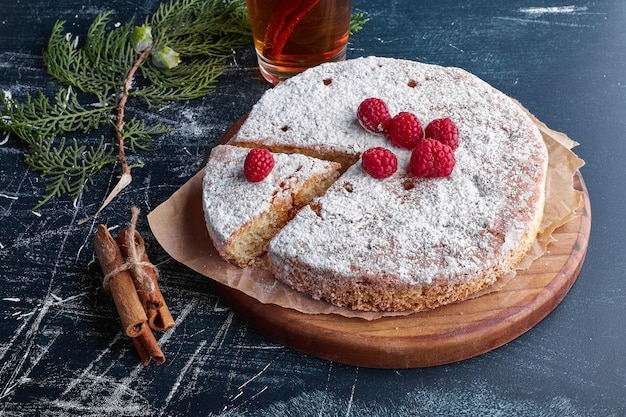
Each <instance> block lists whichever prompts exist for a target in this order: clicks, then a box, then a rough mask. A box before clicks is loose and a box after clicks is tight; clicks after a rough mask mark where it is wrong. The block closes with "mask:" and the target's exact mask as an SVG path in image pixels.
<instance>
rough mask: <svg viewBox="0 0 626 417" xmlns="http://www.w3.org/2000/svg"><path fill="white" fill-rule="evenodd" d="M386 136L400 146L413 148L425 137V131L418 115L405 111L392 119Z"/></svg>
mask: <svg viewBox="0 0 626 417" xmlns="http://www.w3.org/2000/svg"><path fill="white" fill-rule="evenodd" d="M385 137H386V138H387V140H388V141H389V142H391V143H393V144H394V145H396V146H397V147H398V148H402V149H412V148H414V147H415V145H417V142H419V141H420V140H421V139H422V138H423V137H424V131H423V130H422V124H421V123H420V121H419V119H418V118H417V116H416V115H414V114H413V113H409V112H405V111H403V112H400V113H398V114H396V115H395V116H394V117H393V118H392V119H391V121H390V122H389V126H388V128H387V133H386V134H385Z"/></svg>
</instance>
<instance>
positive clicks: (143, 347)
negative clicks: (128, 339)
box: [132, 328, 165, 365]
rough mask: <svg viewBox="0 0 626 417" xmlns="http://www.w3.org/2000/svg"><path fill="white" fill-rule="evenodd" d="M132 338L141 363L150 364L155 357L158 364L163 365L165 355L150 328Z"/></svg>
mask: <svg viewBox="0 0 626 417" xmlns="http://www.w3.org/2000/svg"><path fill="white" fill-rule="evenodd" d="M132 340H133V344H134V345H135V349H136V350H137V354H138V355H139V359H140V360H141V363H143V364H144V365H148V364H150V360H151V359H154V362H155V363H156V364H157V365H162V364H163V363H164V362H165V355H164V354H163V351H162V350H161V348H160V347H159V344H158V343H157V341H156V339H155V338H154V334H153V333H152V331H151V330H150V328H145V329H144V331H142V332H141V333H140V334H139V336H137V337H133V338H132Z"/></svg>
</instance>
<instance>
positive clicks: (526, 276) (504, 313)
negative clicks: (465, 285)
mask: <svg viewBox="0 0 626 417" xmlns="http://www.w3.org/2000/svg"><path fill="white" fill-rule="evenodd" d="M244 119H245V118H242V119H241V120H239V121H238V122H237V123H235V124H234V125H233V126H232V127H231V128H230V129H229V130H228V131H227V132H226V133H225V134H224V137H223V138H222V141H221V142H222V143H224V142H227V141H228V140H229V139H230V138H231V137H232V136H233V135H234V133H236V132H237V130H238V129H239V127H240V125H241V123H242V122H243V121H244ZM574 187H575V188H577V189H578V190H579V191H582V192H583V199H582V201H581V204H580V206H579V207H578V209H577V210H576V212H575V216H574V217H573V218H572V219H571V220H570V221H569V222H568V223H566V224H564V225H563V226H561V227H560V228H558V229H557V230H556V231H555V232H554V233H553V236H554V237H555V239H556V241H555V242H553V243H551V244H550V246H549V247H548V251H547V252H546V253H545V254H544V255H543V256H542V257H541V258H539V259H537V260H535V261H534V262H533V264H532V265H531V267H530V268H528V269H527V270H524V271H520V272H518V273H517V276H516V277H515V279H513V280H511V281H510V282H509V283H507V284H506V285H505V286H504V287H503V288H502V289H501V290H500V291H497V292H493V293H490V294H486V295H484V296H481V297H478V298H475V299H471V300H467V301H464V302H461V303H458V304H452V305H448V306H444V307H440V308H437V309H435V310H431V311H424V312H419V313H415V314H411V315H408V316H401V317H385V318H381V319H378V320H373V321H366V320H363V319H359V318H348V317H343V316H340V315H336V314H316V315H311V314H305V313H301V312H298V311H296V310H293V309H288V308H283V307H280V306H277V305H274V304H263V303H261V302H259V301H257V300H256V299H254V298H252V297H250V296H248V295H246V294H244V293H242V292H240V291H238V290H236V289H233V288H230V287H228V286H225V285H223V284H220V283H218V282H215V286H216V290H217V292H218V293H219V294H220V296H221V297H222V299H223V300H224V302H225V303H226V304H228V305H229V306H231V308H232V309H233V310H234V311H235V312H236V313H237V314H238V315H239V316H240V317H241V318H242V319H244V320H245V321H247V322H248V323H250V324H251V325H252V326H253V327H255V328H256V329H257V330H258V331H260V332H261V333H263V334H264V335H266V336H267V337H269V338H270V339H272V340H274V341H276V342H278V343H280V344H283V345H285V346H288V347H290V348H293V349H295V350H298V351H301V352H304V353H306V354H309V355H312V356H315V357H319V358H323V359H327V360H331V361H335V362H339V363H344V364H349V365H356V366H364V367H372V368H418V367H427V366H435V365H443V364H447V363H452V362H456V361H460V360H464V359H468V358H471V357H474V356H477V355H480V354H482V353H485V352H488V351H490V350H492V349H495V348H498V347H500V346H502V345H504V344H505V343H508V342H510V341H511V340H513V339H515V338H517V337H518V336H520V335H522V334H523V333H525V332H526V331H528V330H529V329H531V328H532V327H533V326H535V325H536V324H537V323H539V322H540V321H541V320H542V319H543V318H545V317H546V316H547V315H548V314H549V313H550V312H551V311H552V310H553V309H554V308H555V307H556V306H557V305H558V304H559V303H560V302H561V300H563V298H564V297H565V295H566V294H567V292H568V291H569V289H570V288H571V287H572V285H573V283H574V281H575V280H576V278H577V276H578V273H579V272H580V269H581V267H582V264H583V261H584V258H585V254H586V252H587V245H588V242H589V233H590V229H591V207H590V203H589V195H588V193H587V189H586V187H585V184H584V181H583V179H582V176H581V175H580V173H578V174H576V176H575V177H574Z"/></svg>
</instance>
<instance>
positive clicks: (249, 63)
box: [0, 0, 626, 416]
mask: <svg viewBox="0 0 626 417" xmlns="http://www.w3.org/2000/svg"><path fill="white" fill-rule="evenodd" d="M158 3H159V2H157V1H143V2H128V1H121V0H110V1H108V2H95V1H91V0H88V1H76V0H59V1H57V2H49V1H40V0H31V1H24V0H23V1H15V2H13V1H11V2H9V1H6V0H2V1H0V10H1V12H0V88H1V89H2V90H4V91H10V92H11V93H12V95H13V96H14V97H16V98H19V97H23V95H24V94H25V93H26V92H27V91H31V92H32V91H36V90H39V89H43V90H44V91H46V92H47V93H50V94H51V93H54V92H55V91H56V90H57V88H58V86H57V85H56V84H54V83H52V82H51V81H50V80H49V78H48V77H47V75H46V73H45V71H44V69H43V66H42V58H41V52H42V49H43V48H44V46H45V44H46V42H47V39H48V36H49V34H50V30H51V28H52V25H53V24H54V22H55V21H56V20H57V19H63V20H66V21H67V24H66V28H67V30H68V31H71V32H72V33H74V34H78V35H84V33H85V32H86V29H87V27H88V25H89V23H90V22H91V21H92V19H93V18H94V17H95V16H96V14H98V13H100V12H103V11H105V10H109V9H114V10H115V13H114V14H113V16H112V18H113V22H116V21H119V22H122V23H126V22H127V21H129V20H130V18H131V16H133V15H134V16H137V17H138V18H139V19H143V17H144V16H145V15H146V14H148V13H150V12H152V11H154V10H155V8H156V7H157V6H158ZM354 9H355V11H362V12H364V13H366V14H367V16H368V17H370V19H371V20H370V22H369V23H367V24H366V25H365V28H364V29H363V30H362V31H361V32H358V33H357V34H356V35H355V36H353V37H352V39H351V41H350V46H349V48H350V50H349V56H350V57H357V56H362V55H381V56H392V57H399V58H408V59H414V60H419V61H424V62H429V63H436V64H441V65H452V66H459V67H462V68H465V69H467V70H469V71H471V72H473V73H475V74H477V75H478V76H480V77H481V78H483V79H484V80H486V81H487V82H489V83H491V84H492V85H494V86H495V87H497V88H499V89H501V90H502V91H504V92H505V93H507V94H509V95H510V96H512V97H514V98H516V99H518V100H519V101H521V102H522V103H523V104H524V105H525V106H526V107H527V108H528V109H529V110H530V111H531V112H532V113H534V114H535V115H536V116H537V117H538V118H539V119H541V120H542V121H544V122H545V123H546V124H547V125H548V126H550V127H551V128H553V129H555V130H559V131H563V132H565V133H566V134H567V135H568V136H570V137H571V138H572V139H573V140H575V141H577V142H579V143H580V146H579V147H578V148H576V152H577V153H578V154H579V155H580V156H581V157H582V158H583V159H585V160H586V163H587V164H586V166H585V167H584V168H583V169H582V174H583V178H584V179H585V182H586V184H587V187H588V189H589V194H590V199H591V205H592V211H593V222H592V233H591V240H590V244H589V249H588V253H587V259H586V261H585V264H584V266H583V268H582V272H581V273H580V275H579V278H578V280H577V281H576V283H575V285H574V287H573V288H572V289H571V291H570V293H569V294H568V296H567V297H566V298H565V300H564V301H563V302H562V303H561V304H560V305H559V307H557V309H556V310H555V311H554V312H552V313H551V314H550V315H549V316H548V317H547V318H546V319H545V320H543V321H542V322H541V323H539V325H537V326H536V327H534V328H533V329H531V330H530V331H529V332H527V333H526V334H524V335H523V336H521V337H519V338H518V339H515V340H514V341H512V342H510V343H508V344H506V345H505V346H503V347H501V348H499V349H496V350H494V351H491V352H489V353H487V354H484V355H482V356H479V357H476V358H473V359H468V360H465V361H462V362H459V363H454V364H451V365H446V366H439V367H433V368H426V369H413V370H373V369H366V368H356V367H352V366H347V365H341V364H337V363H330V362H327V361H323V360H320V359H316V358H313V357H309V356H306V355H303V354H300V353H298V352H295V351H293V350H290V349H288V348H285V347H283V346H280V345H277V344H275V343H273V342H271V341H269V340H268V339H267V338H265V337H264V336H263V335H261V334H259V333H258V332H257V331H255V329H254V328H251V327H249V326H248V325H247V324H246V323H244V322H242V321H241V320H240V319H239V318H238V317H237V316H235V315H234V314H233V312H232V311H231V310H230V309H229V308H228V307H227V306H226V305H224V304H223V303H222V302H221V301H220V299H219V297H218V296H217V295H216V293H215V292H214V290H213V288H212V286H211V284H210V282H209V280H207V279H206V278H204V277H202V276H200V275H198V274H196V273H194V272H192V271H190V270H188V269H187V268H185V267H184V266H182V265H180V264H178V263H177V262H175V261H173V260H171V259H170V258H169V257H168V255H167V254H166V253H165V252H164V251H163V250H162V249H161V248H160V247H159V245H158V243H157V242H156V240H155V239H154V237H153V236H152V235H151V233H150V230H149V228H148V226H147V222H146V221H145V214H147V213H148V212H150V210H152V209H154V208H155V207H156V206H158V205H159V204H160V203H162V202H163V201H165V200H166V199H167V198H168V197H169V196H170V195H171V194H172V193H173V192H174V191H175V190H177V189H178V188H179V187H180V186H181V185H182V184H184V183H185V182H186V181H187V180H188V179H189V178H190V177H191V176H192V175H193V174H194V173H195V172H196V171H197V170H198V169H200V168H201V166H202V164H203V160H204V158H205V155H206V153H207V151H209V150H210V148H211V146H212V145H213V144H214V143H215V141H217V140H218V139H219V138H220V136H221V135H222V133H223V132H224V131H225V130H226V129H227V128H228V127H229V126H230V125H231V124H232V123H233V122H235V121H236V120H237V119H238V118H240V117H241V116H242V115H244V114H245V113H246V112H247V111H248V110H249V109H250V108H251V106H252V105H253V103H255V102H256V101H257V100H258V98H259V97H260V96H261V94H262V93H263V92H264V91H265V90H266V89H267V88H269V86H268V85H267V84H266V83H265V82H264V81H262V79H261V78H260V77H259V75H258V70H257V68H256V62H255V57H254V53H253V50H252V47H251V46H249V47H246V48H243V49H241V50H238V51H237V52H236V54H235V56H234V59H233V62H232V64H231V65H230V66H229V67H228V68H227V69H226V71H225V73H224V75H223V76H222V77H221V78H220V81H219V85H218V87H217V90H216V91H215V93H213V94H211V95H209V96H206V97H204V98H202V99H198V100H194V101H192V102H185V103H176V104H172V105H171V106H168V107H166V108H165V109H163V110H160V111H154V110H150V111H148V113H147V114H148V117H149V119H150V120H153V121H162V122H164V123H168V124H173V125H174V127H175V129H174V131H172V132H171V133H170V134H167V135H164V136H162V137H160V138H159V139H158V142H159V145H160V147H161V148H160V150H159V151H158V152H155V153H151V154H142V159H143V160H144V162H145V164H146V166H145V168H143V169H136V170H134V171H133V174H134V181H133V183H132V186H131V187H130V188H128V189H127V190H125V191H124V192H123V193H122V195H121V196H120V198H119V199H117V200H116V201H115V202H114V203H113V204H112V205H111V206H109V207H107V208H106V209H105V210H104V211H103V212H102V213H101V214H100V215H98V217H97V218H96V219H95V220H93V221H90V222H86V223H83V224H78V220H80V219H83V218H85V217H87V216H88V215H90V214H92V213H93V212H95V211H96V210H97V207H98V206H99V204H100V203H101V201H102V199H103V196H104V193H105V190H107V189H108V188H109V187H110V186H111V183H113V182H114V181H115V176H116V175H118V170H117V169H112V170H108V171H106V172H105V173H104V174H101V175H99V176H98V177H97V178H96V183H95V184H94V186H93V188H92V190H91V191H90V192H89V193H87V194H85V195H83V196H82V197H81V198H80V199H78V200H77V201H76V202H72V201H70V200H68V199H57V200H54V201H52V202H51V203H49V204H47V205H45V206H44V207H42V208H41V209H40V210H38V211H37V212H36V213H33V212H31V210H30V209H31V207H33V206H34V205H35V203H36V202H37V200H38V199H39V198H40V196H41V195H42V190H43V184H42V182H41V181H40V180H39V179H38V176H37V175H35V174H33V173H32V172H30V171H29V170H28V168H27V166H26V165H25V164H24V162H23V157H22V155H23V152H24V150H25V148H24V146H23V145H22V143H21V142H20V141H19V140H18V139H16V138H13V137H10V138H8V140H7V141H6V143H3V144H2V146H0V222H1V223H0V318H1V321H0V416H22V415H24V416H32V415H54V416H69V415H82V416H102V415H110V416H147V415H150V416H157V415H163V416H183V415H190V416H191V415H193V416H195V415H226V416H235V415H255V416H261V415H268V416H274V415H293V416H326V415H331V416H361V415H363V416H371V415H388V416H430V415H449V416H478V415H480V416H513V415H517V416H623V415H625V414H626V399H625V398H624V395H625V394H626V359H625V353H626V348H625V345H626V330H625V328H626V324H625V323H626V294H625V289H626V281H625V280H626V251H625V249H624V248H625V247H626V216H624V210H625V209H626V195H625V193H624V192H623V178H624V174H626V168H625V164H624V161H623V160H624V157H625V156H626V141H625V140H624V132H625V131H626V30H625V27H626V4H625V3H624V2H622V1H619V0H600V1H592V2H582V1H579V0H572V1H569V2H558V3H557V2H555V3H551V2H546V1H543V0H541V1H535V2H529V1H517V2H514V1H501V2H495V1H484V0H471V1H451V0H444V1H438V2H413V1H401V0H395V1H393V0H392V1H382V0H354ZM145 110H146V109H138V108H135V109H131V111H139V112H143V111H145ZM116 168H117V167H116ZM132 205H136V206H138V207H139V208H140V209H141V210H142V214H143V215H144V216H142V217H141V218H140V221H139V225H138V228H139V229H140V231H141V232H142V234H143V235H144V237H145V239H146V242H147V245H148V251H149V253H150V256H151V260H152V261H153V262H155V263H156V264H157V265H158V266H159V268H160V269H161V274H162V282H161V287H162V290H163V293H164V294H165V297H166V300H167V301H168V304H169V307H170V309H171V311H172V313H173V315H174V316H175V318H176V319H177V326H176V327H175V328H174V329H173V330H172V331H169V332H166V333H163V334H157V337H158V338H159V343H160V345H161V347H162V349H163V351H164V353H165V355H166V357H167V362H166V363H165V364H164V365H162V366H160V367H156V366H154V365H151V366H148V367H144V366H143V365H141V364H140V363H139V362H138V359H137V356H136V353H135V351H134V348H133V346H132V343H131V342H130V340H129V339H128V338H127V337H126V336H124V335H123V334H122V332H121V328H120V325H119V321H118V319H117V315H116V312H115V309H114V306H113V303H112V300H111V298H110V297H109V296H108V295H107V294H106V293H104V291H103V290H102V287H101V278H102V276H101V272H100V267H99V265H98V263H97V260H96V259H95V256H94V252H93V247H92V243H91V240H92V237H93V234H94V232H95V227H96V226H97V224H98V223H104V224H106V225H108V226H109V227H112V228H119V227H122V226H124V225H125V224H126V223H127V222H128V219H129V216H130V212H129V209H130V207H131V206H132Z"/></svg>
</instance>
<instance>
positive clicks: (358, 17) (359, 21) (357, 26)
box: [350, 13, 370, 35]
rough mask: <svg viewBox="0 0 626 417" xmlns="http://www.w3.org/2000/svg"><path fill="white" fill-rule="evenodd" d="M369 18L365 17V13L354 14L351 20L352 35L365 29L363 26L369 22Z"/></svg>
mask: <svg viewBox="0 0 626 417" xmlns="http://www.w3.org/2000/svg"><path fill="white" fill-rule="evenodd" d="M369 20H370V19H369V17H365V15H364V14H363V13H354V14H353V15H352V19H351V20H350V35H352V34H354V33H356V32H358V31H359V30H361V29H363V25H365V24H366V23H367V22H369Z"/></svg>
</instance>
